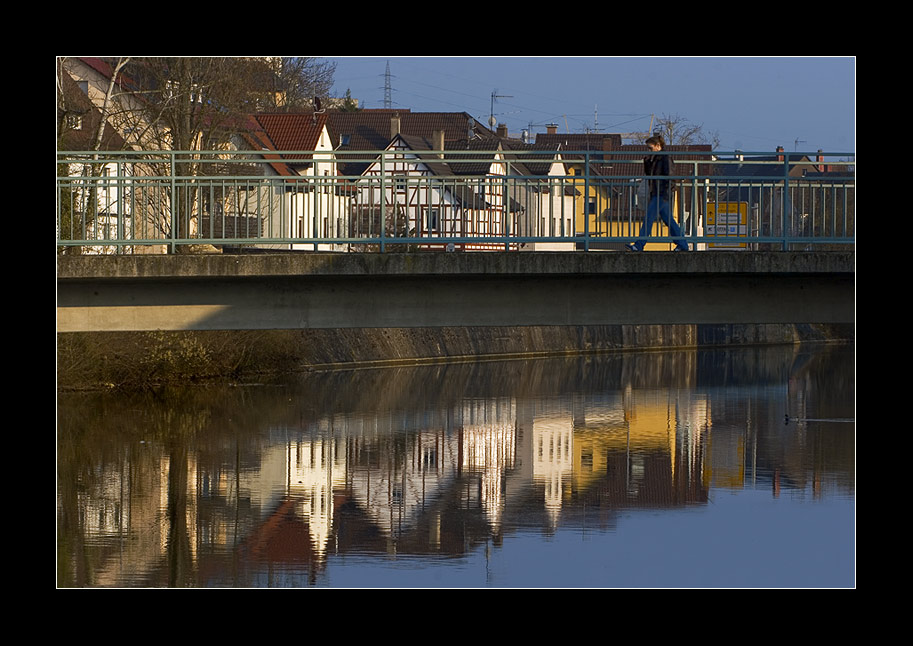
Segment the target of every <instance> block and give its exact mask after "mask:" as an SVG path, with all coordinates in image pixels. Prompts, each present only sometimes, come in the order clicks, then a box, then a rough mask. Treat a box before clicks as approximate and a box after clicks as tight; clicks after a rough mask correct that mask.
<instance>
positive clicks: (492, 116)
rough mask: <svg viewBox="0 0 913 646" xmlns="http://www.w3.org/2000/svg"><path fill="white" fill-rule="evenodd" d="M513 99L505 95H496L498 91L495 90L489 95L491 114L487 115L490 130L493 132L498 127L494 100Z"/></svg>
mask: <svg viewBox="0 0 913 646" xmlns="http://www.w3.org/2000/svg"><path fill="white" fill-rule="evenodd" d="M512 98H513V97H512V96H510V95H507V94H498V89H497V88H495V89H494V90H493V91H492V93H491V113H490V114H489V115H488V125H490V126H491V129H492V130H494V129H495V127H496V126H497V125H498V121H497V119H495V99H512Z"/></svg>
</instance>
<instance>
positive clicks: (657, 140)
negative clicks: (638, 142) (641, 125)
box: [645, 135, 666, 150]
mask: <svg viewBox="0 0 913 646" xmlns="http://www.w3.org/2000/svg"><path fill="white" fill-rule="evenodd" d="M645 143H646V144H647V145H648V146H652V145H653V144H657V145H658V146H659V148H660V150H662V149H663V148H665V147H666V141H665V139H663V136H662V135H653V136H652V137H650V138H649V139H647V141H646V142H645Z"/></svg>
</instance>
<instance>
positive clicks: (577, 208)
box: [57, 150, 855, 253]
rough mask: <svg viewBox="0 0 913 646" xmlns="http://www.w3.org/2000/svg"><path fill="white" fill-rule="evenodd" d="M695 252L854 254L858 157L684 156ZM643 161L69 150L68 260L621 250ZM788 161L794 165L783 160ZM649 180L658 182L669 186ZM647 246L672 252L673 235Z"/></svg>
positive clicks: (64, 212) (678, 202) (683, 184)
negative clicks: (188, 254) (195, 249)
mask: <svg viewBox="0 0 913 646" xmlns="http://www.w3.org/2000/svg"><path fill="white" fill-rule="evenodd" d="M669 154H671V155H672V156H673V160H674V166H673V173H674V174H672V175H669V176H668V177H667V178H665V179H668V180H669V182H670V184H671V186H672V191H671V205H672V209H673V213H674V217H675V219H676V220H677V221H678V222H679V223H680V225H681V226H682V230H683V232H684V235H685V237H686V239H687V241H688V243H689V246H690V247H691V248H692V249H699V250H704V249H707V250H713V249H733V248H738V249H783V250H805V249H810V248H816V249H823V248H846V246H847V245H853V244H854V243H855V154H852V153H850V154H848V153H840V154H837V153H821V152H816V153H812V154H808V153H789V154H784V153H773V154H771V153H738V152H734V153H719V152H715V153H710V152H706V151H698V152H690V151H676V152H673V153H669ZM644 155H645V152H644V151H643V150H634V151H631V150H625V151H598V152H592V151H590V152H588V151H580V152H574V151H561V152H559V153H556V152H555V151H533V150H524V151H522V152H514V151H452V150H448V151H425V150H422V151H411V150H387V151H360V152H342V151H283V152H281V153H276V152H272V151H270V152H266V151H252V152H244V151H230V152H226V151H209V152H174V151H154V152H115V153H111V152H106V153H103V154H99V153H89V152H85V153H75V152H67V153H64V152H59V153H58V155H57V245H58V250H59V251H61V252H63V251H73V250H75V249H74V248H76V249H78V250H79V251H80V252H84V253H149V252H168V251H171V252H173V251H175V250H177V249H178V248H179V247H182V246H187V245H214V246H217V247H220V248H223V249H232V248H234V249H251V250H270V249H272V250H279V249H284V250H295V249H302V250H321V251H338V252H346V251H394V250H407V249H408V250H466V251H468V250H612V249H622V248H623V245H624V244H626V243H629V242H633V241H635V240H637V239H638V238H639V237H640V235H641V227H642V225H643V220H644V214H645V211H646V207H647V202H648V193H647V182H648V181H649V180H648V179H647V178H646V177H645V176H644V173H643V163H642V159H643V156H644ZM778 156H779V158H778ZM650 179H654V180H655V179H656V178H655V177H653V178H650ZM652 233H653V235H652V236H651V237H650V238H649V243H650V245H649V246H648V249H671V248H672V246H673V245H672V243H673V240H672V238H670V237H669V236H668V231H667V230H666V229H665V227H664V226H662V225H657V228H654V230H653V232H652Z"/></svg>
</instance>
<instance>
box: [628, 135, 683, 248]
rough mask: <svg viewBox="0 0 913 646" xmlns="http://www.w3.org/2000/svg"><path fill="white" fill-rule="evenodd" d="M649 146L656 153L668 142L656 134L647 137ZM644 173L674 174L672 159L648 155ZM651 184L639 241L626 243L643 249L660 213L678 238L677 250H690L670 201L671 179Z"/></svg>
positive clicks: (652, 174)
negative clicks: (673, 214)
mask: <svg viewBox="0 0 913 646" xmlns="http://www.w3.org/2000/svg"><path fill="white" fill-rule="evenodd" d="M646 143H647V146H648V147H649V148H650V150H651V151H653V152H654V153H658V152H660V151H662V150H663V149H664V148H665V147H666V142H665V141H664V140H663V137H662V135H654V136H652V137H650V138H649V139H647V142H646ZM644 174H645V175H647V176H663V175H665V176H667V177H668V176H669V175H671V174H672V159H671V158H670V157H669V155H648V156H647V157H645V158H644ZM648 181H649V186H650V200H649V201H648V202H647V214H646V217H645V218H644V224H643V226H642V227H641V229H640V237H639V238H638V240H637V242H634V243H631V244H627V245H625V247H626V248H628V249H630V250H631V251H643V250H644V245H645V244H647V241H646V238H648V237H649V236H650V232H651V231H652V230H653V223H654V222H656V216H657V215H658V216H659V217H660V219H661V220H662V221H663V223H664V224H665V225H666V226H667V227H669V234H670V235H671V236H672V237H673V238H676V240H675V251H688V243H687V242H685V239H684V238H683V237H682V230H681V229H680V228H679V226H678V223H677V222H676V221H675V219H674V218H673V217H672V208H671V206H670V201H669V193H670V190H671V181H670V180H668V179H653V180H648Z"/></svg>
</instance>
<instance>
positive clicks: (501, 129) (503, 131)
mask: <svg viewBox="0 0 913 646" xmlns="http://www.w3.org/2000/svg"><path fill="white" fill-rule="evenodd" d="M498 136H499V137H500V138H501V139H507V124H506V123H499V124H498Z"/></svg>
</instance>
